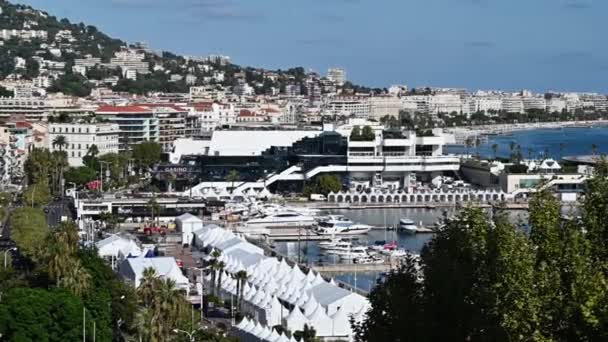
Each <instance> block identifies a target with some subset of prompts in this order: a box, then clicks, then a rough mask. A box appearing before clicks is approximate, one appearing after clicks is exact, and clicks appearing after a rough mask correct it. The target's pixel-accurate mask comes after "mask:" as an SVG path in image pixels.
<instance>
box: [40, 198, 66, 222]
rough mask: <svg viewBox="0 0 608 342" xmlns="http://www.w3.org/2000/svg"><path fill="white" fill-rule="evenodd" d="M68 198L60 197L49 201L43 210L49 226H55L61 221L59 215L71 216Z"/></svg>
mask: <svg viewBox="0 0 608 342" xmlns="http://www.w3.org/2000/svg"><path fill="white" fill-rule="evenodd" d="M70 203H71V202H70V200H66V199H60V200H58V201H53V202H51V203H49V204H48V205H47V206H46V207H45V209H44V212H45V213H46V222H47V224H48V225H49V226H50V227H56V226H58V225H59V224H60V223H61V217H62V216H67V217H68V218H71V217H72V213H71V211H70Z"/></svg>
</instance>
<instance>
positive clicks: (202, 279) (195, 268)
mask: <svg viewBox="0 0 608 342" xmlns="http://www.w3.org/2000/svg"><path fill="white" fill-rule="evenodd" d="M190 269H191V270H197V271H200V272H201V293H200V295H201V324H203V292H204V291H203V289H204V287H203V282H204V281H205V278H204V275H203V270H204V268H202V267H190Z"/></svg>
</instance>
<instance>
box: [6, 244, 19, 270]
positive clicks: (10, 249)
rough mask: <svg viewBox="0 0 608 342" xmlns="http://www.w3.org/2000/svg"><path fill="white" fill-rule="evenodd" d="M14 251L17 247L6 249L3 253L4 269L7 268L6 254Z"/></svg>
mask: <svg viewBox="0 0 608 342" xmlns="http://www.w3.org/2000/svg"><path fill="white" fill-rule="evenodd" d="M16 250H17V247H12V248H9V249H7V250H5V251H4V269H6V268H7V267H8V266H7V264H6V261H7V254H8V252H10V251H16Z"/></svg>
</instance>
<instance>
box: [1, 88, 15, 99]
mask: <svg viewBox="0 0 608 342" xmlns="http://www.w3.org/2000/svg"><path fill="white" fill-rule="evenodd" d="M13 96H15V93H14V92H13V91H11V90H8V89H6V88H4V87H2V86H0V97H13Z"/></svg>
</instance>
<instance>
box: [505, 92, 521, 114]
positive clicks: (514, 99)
mask: <svg viewBox="0 0 608 342" xmlns="http://www.w3.org/2000/svg"><path fill="white" fill-rule="evenodd" d="M502 110H503V111H505V112H507V113H517V114H521V113H523V112H524V102H523V100H522V98H521V97H520V96H508V97H504V98H503V99H502Z"/></svg>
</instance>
